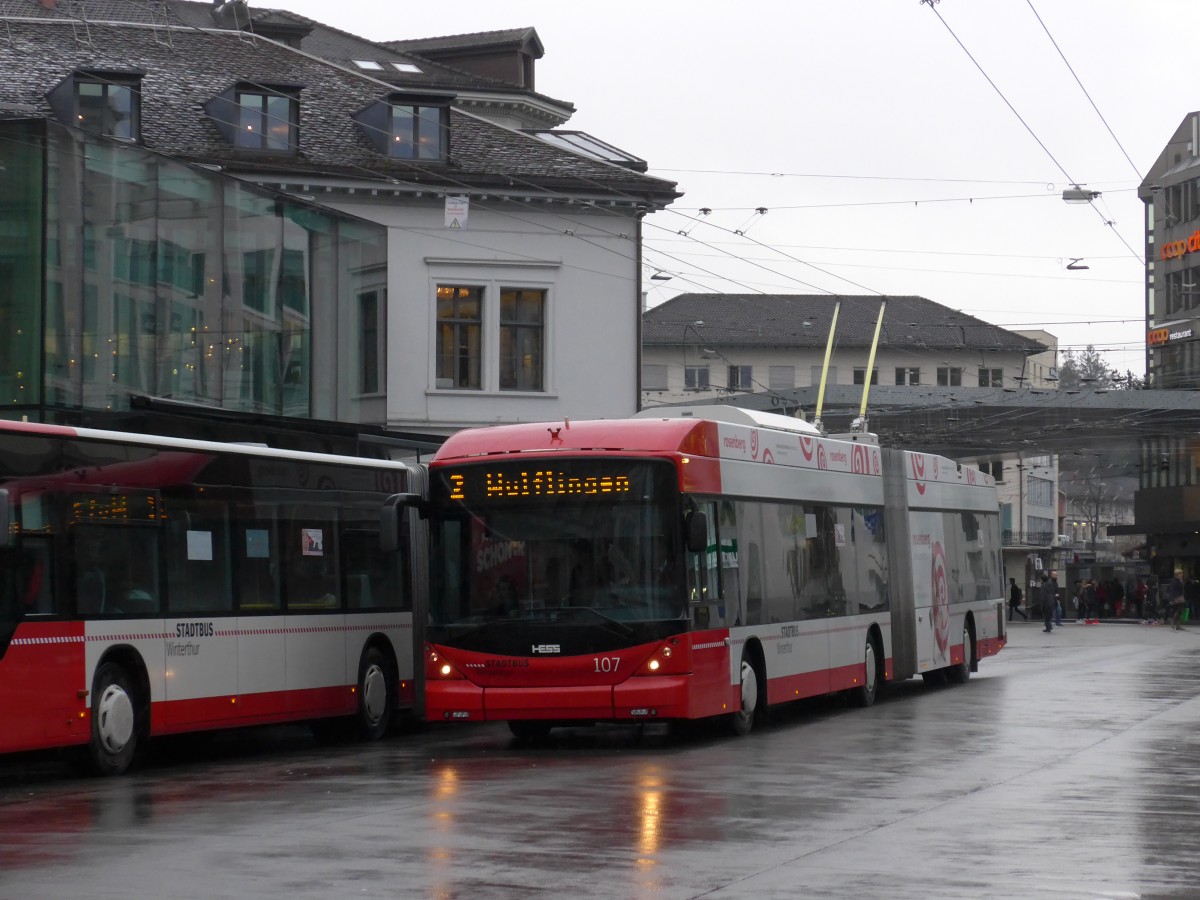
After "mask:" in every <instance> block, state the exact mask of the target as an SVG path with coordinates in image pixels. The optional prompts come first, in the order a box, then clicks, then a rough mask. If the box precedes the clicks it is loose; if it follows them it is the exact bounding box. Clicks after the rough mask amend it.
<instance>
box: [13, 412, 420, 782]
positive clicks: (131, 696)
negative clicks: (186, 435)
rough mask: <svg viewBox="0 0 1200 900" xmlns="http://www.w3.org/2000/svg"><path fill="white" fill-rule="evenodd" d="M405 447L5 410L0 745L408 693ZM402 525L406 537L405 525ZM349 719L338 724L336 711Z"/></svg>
mask: <svg viewBox="0 0 1200 900" xmlns="http://www.w3.org/2000/svg"><path fill="white" fill-rule="evenodd" d="M413 477H416V478H418V479H420V478H423V473H422V472H421V471H420V470H419V469H415V468H410V467H409V466H406V465H404V464H403V463H399V462H387V461H381V460H369V459H357V458H351V457H339V456H326V455H322V454H317V453H301V452H289V451H283V450H271V449H266V448H263V447H256V446H242V445H237V444H222V443H214V442H206V441H190V440H175V439H170V438H156V437H147V436H137V435H131V434H123V433H116V432H105V431H96V430H90V429H83V428H67V427H60V426H49V425H34V424H23V423H19V422H0V723H3V724H2V725H0V752H13V751H19V750H34V749H44V748H55V747H73V746H77V747H78V748H79V752H78V756H80V757H81V758H82V759H84V760H86V761H88V762H90V763H91V764H92V766H93V767H94V768H95V769H96V770H98V771H99V772H101V773H108V774H115V773H119V772H122V771H124V770H125V769H126V768H128V767H129V765H130V764H131V763H132V762H133V761H134V759H135V757H136V756H137V755H138V752H139V750H140V749H141V748H142V747H143V746H144V744H145V742H146V741H147V739H149V738H153V737H155V736H158V735H166V734H179V733H183V732H192V731H201V730H211V729H218V728H230V727H234V726H241V725H256V724H267V723H282V722H293V721H307V720H313V721H315V722H318V725H319V727H324V728H329V729H333V728H337V727H340V726H341V725H343V724H347V723H350V722H353V723H354V724H355V725H356V729H357V731H358V733H359V734H360V736H362V737H365V738H373V737H378V736H379V735H381V734H382V733H383V731H384V730H385V729H386V728H387V726H388V724H389V720H391V718H392V717H393V714H394V713H395V711H396V710H399V709H401V708H404V707H411V706H413V704H414V701H415V690H414V685H413V656H414V653H413V650H414V635H413V617H412V595H413V589H412V583H411V577H410V575H409V572H410V567H409V560H410V558H411V554H410V553H408V552H404V553H397V554H383V553H381V552H380V536H379V527H380V525H379V509H380V507H381V505H382V504H383V503H384V501H385V500H386V499H387V497H388V496H389V495H391V494H394V493H396V492H397V491H408V490H411V489H412V484H411V479H412V478H413ZM410 536H411V535H410ZM339 719H341V720H342V721H338V720H339Z"/></svg>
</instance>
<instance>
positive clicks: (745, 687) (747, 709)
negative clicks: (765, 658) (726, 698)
mask: <svg viewBox="0 0 1200 900" xmlns="http://www.w3.org/2000/svg"><path fill="white" fill-rule="evenodd" d="M758 694H759V683H758V671H757V670H756V669H755V668H754V666H753V664H752V663H751V662H750V660H748V659H746V657H744V656H743V657H742V690H741V708H740V709H739V710H738V711H737V712H735V713H734V714H733V715H732V716H731V717H730V722H731V723H732V725H733V730H734V733H735V734H741V735H745V734H749V733H750V731H751V729H752V728H754V718H755V716H756V715H757V714H758Z"/></svg>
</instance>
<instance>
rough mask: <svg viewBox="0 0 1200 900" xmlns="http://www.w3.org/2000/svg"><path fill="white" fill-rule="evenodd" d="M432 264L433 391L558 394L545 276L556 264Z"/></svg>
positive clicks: (549, 286)
mask: <svg viewBox="0 0 1200 900" xmlns="http://www.w3.org/2000/svg"><path fill="white" fill-rule="evenodd" d="M429 262H430V264H431V269H432V270H433V273H434V274H433V282H432V290H433V293H434V302H435V305H436V310H437V312H436V317H435V324H434V333H433V336H432V337H433V353H432V356H433V361H432V362H433V365H432V369H431V372H430V374H431V376H432V378H433V389H434V390H467V391H483V392H485V393H496V392H501V391H503V392H506V393H507V392H514V391H522V392H529V393H545V392H547V391H550V390H552V384H551V382H552V380H553V368H552V365H551V360H552V356H551V342H552V331H551V324H552V316H553V312H552V309H551V305H550V304H551V302H552V301H553V285H552V283H551V282H550V281H549V280H547V278H546V275H545V272H544V271H543V270H549V269H553V268H557V263H554V264H539V263H533V264H530V265H520V266H512V265H497V264H495V262H494V261H492V260H487V261H484V260H473V259H472V260H461V261H459V260H442V259H438V260H429ZM380 302H382V299H381V301H380Z"/></svg>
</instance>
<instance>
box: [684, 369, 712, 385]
mask: <svg viewBox="0 0 1200 900" xmlns="http://www.w3.org/2000/svg"><path fill="white" fill-rule="evenodd" d="M683 387H684V389H685V390H688V391H707V390H708V366H685V367H684V369H683Z"/></svg>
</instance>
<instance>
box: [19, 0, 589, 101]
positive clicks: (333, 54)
mask: <svg viewBox="0 0 1200 900" xmlns="http://www.w3.org/2000/svg"><path fill="white" fill-rule="evenodd" d="M247 16H248V17H249V26H248V28H247V30H248V31H250V32H253V31H254V29H255V25H256V24H257V25H264V26H265V25H281V24H282V25H296V26H306V27H307V28H309V29H310V31H309V33H308V34H307V35H306V36H305V37H304V39H303V50H304V52H305V53H309V54H311V55H313V56H319V57H321V58H322V59H327V60H329V61H331V62H335V63H338V64H339V65H343V66H346V67H347V68H350V69H354V68H355V66H354V64H353V62H352V60H356V59H362V60H374V61H375V62H378V63H380V64H382V65H384V69H382V70H381V71H374V72H371V73H370V74H371V76H372V77H373V78H378V79H380V80H383V81H387V82H388V83H389V84H395V85H397V86H398V87H403V88H410V89H411V88H427V89H428V88H438V89H449V90H460V91H467V90H483V91H491V92H500V93H503V92H513V91H514V90H516V91H517V92H519V93H523V94H527V95H529V96H530V97H534V98H537V99H540V100H543V101H546V102H549V103H551V104H554V105H557V106H561V107H562V108H563V109H564V110H571V111H573V109H574V107H573V106H572V105H571V104H570V103H568V102H566V101H564V100H556V99H554V98H552V97H548V96H546V95H543V94H538V93H536V92H533V91H526V90H523V89H519V88H518V89H515V88H514V85H512V84H510V83H509V82H507V81H503V80H501V79H498V78H487V77H485V76H482V75H477V74H475V73H472V72H467V71H464V70H462V69H457V68H455V67H454V66H449V65H446V64H445V63H442V62H438V61H436V60H433V59H429V58H426V57H419V58H418V57H416V56H414V53H412V52H404V50H403V49H402V48H401V47H399V46H397V45H401V44H406V43H412V44H414V45H417V44H425V43H427V42H430V41H440V40H446V41H450V42H453V41H454V40H455V38H453V37H452V38H445V39H441V38H424V39H420V40H417V41H412V42H406V41H392V42H379V43H376V42H374V41H370V40H367V39H366V38H363V37H359V36H358V35H354V34H350V33H349V32H346V31H341V30H340V29H337V28H332V27H330V26H328V25H325V24H323V23H321V22H318V21H316V20H315V19H309V18H307V17H305V16H302V15H300V14H298V13H294V12H291V11H290V10H285V9H272V8H267V7H257V6H247V7H240V8H239V11H238V14H237V15H234V14H233V13H232V12H231V13H230V14H228V15H225V16H221V17H216V16H214V15H213V4H212V3H210V2H204V0H157V2H155V0H56V8H55V9H47V8H46V7H45V6H43V5H42V2H41V0H0V17H2V18H9V17H13V18H35V19H57V20H64V19H70V20H73V21H75V22H77V23H78V24H77V27H79V28H80V29H85V28H86V27H87V26H88V25H92V24H105V23H107V24H114V23H126V24H132V25H155V26H162V27H167V26H172V25H176V26H178V25H183V26H187V27H191V28H221V29H235V28H236V26H237V25H238V24H241V23H244V22H245V21H246V17H247ZM401 24H402V23H401ZM527 32H533V29H532V28H522V29H513V30H511V31H503V32H500V31H496V32H485V33H484V34H490V35H525V34H526V33H527ZM458 37H462V36H461V35H460V36H458ZM466 37H475V36H474V35H467V36H466ZM534 39H535V40H536V32H535V33H534ZM540 46H541V45H540V44H538V47H539V48H540ZM392 62H409V63H413V64H415V65H416V66H418V67H419V68H420V69H421V71H420V72H399V71H396V70H395V69H394V68H391V67H390V66H389V65H388V64H390V63H392Z"/></svg>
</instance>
